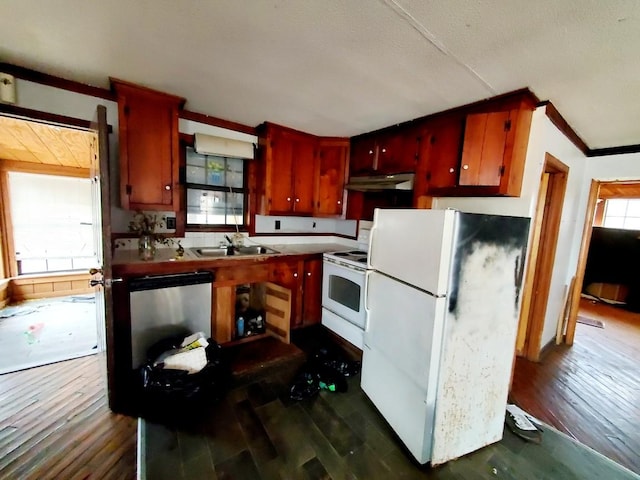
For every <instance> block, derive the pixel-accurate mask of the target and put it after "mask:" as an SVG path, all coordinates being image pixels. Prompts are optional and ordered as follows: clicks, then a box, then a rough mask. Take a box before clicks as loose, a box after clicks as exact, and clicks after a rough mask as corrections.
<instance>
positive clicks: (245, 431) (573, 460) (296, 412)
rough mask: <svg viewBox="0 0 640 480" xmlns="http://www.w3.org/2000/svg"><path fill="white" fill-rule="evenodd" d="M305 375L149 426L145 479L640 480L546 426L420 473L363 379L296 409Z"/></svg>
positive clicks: (240, 388) (256, 382) (258, 382)
mask: <svg viewBox="0 0 640 480" xmlns="http://www.w3.org/2000/svg"><path fill="white" fill-rule="evenodd" d="M297 369H298V365H297V364H296V365H287V364H284V363H283V364H280V365H279V366H278V368H277V369H269V370H268V371H264V372H263V373H264V375H261V376H254V377H253V378H252V379H245V380H246V381H244V382H242V383H240V384H235V385H234V386H233V387H232V388H231V390H230V391H229V392H227V394H226V395H224V396H223V397H222V399H221V400H220V401H218V402H217V403H215V404H213V405H210V406H209V407H208V408H206V409H204V410H203V411H201V412H200V413H199V414H197V415H195V418H194V419H191V420H189V419H187V420H186V421H184V422H181V421H176V419H175V416H172V415H170V414H169V415H166V416H165V418H164V419H163V420H162V421H161V423H159V422H149V421H146V420H142V421H141V422H142V430H143V432H144V433H143V438H142V440H141V451H142V455H143V460H142V464H143V466H144V467H143V470H142V473H143V474H144V477H143V478H147V479H149V480H163V479H167V480H169V479H170V480H181V479H185V480H186V479H189V480H192V479H212V478H217V479H238V480H241V479H251V480H260V479H263V480H267V479H274V480H275V479H281V480H293V479H301V480H302V479H307V480H316V479H317V480H320V479H324V480H328V479H336V480H337V479H349V480H353V479H359V480H373V479H380V480H389V479H425V478H430V479H440V480H462V479H495V478H501V479H511V480H539V479H563V480H565V479H575V480H584V479H598V480H601V479H630V480H631V479H635V478H638V477H636V476H635V475H634V474H633V473H631V472H629V471H628V470H624V469H623V468H622V467H620V466H619V465H617V464H615V463H614V462H612V461H610V460H608V459H606V458H605V457H603V456H601V455H598V454H596V453H595V452H593V451H592V450H591V449H588V448H586V447H584V446H583V445H580V444H578V443H577V442H575V441H573V440H572V439H570V438H569V437H567V436H566V435H563V434H561V433H558V432H557V431H556V430H554V429H551V428H549V427H546V426H543V427H542V430H543V432H542V443H541V444H539V445H538V444H534V443H529V442H526V441H524V440H522V439H521V438H518V437H517V436H515V435H514V434H513V433H511V432H510V431H509V430H508V429H505V433H504V438H503V439H502V440H501V441H500V442H498V443H495V444H493V445H490V446H487V447H486V448H482V449H480V450H478V451H476V452H474V453H471V454H468V455H465V456H464V457H461V458H459V459H457V460H453V461H450V462H448V463H446V464H444V465H441V466H439V467H435V468H431V467H429V466H428V465H426V466H420V465H417V464H416V463H415V462H414V461H413V460H412V457H411V454H410V453H408V452H407V450H406V449H405V448H404V446H403V445H402V443H401V442H400V440H399V439H398V438H397V437H396V435H395V434H394V432H393V431H392V430H391V428H390V427H389V425H388V424H387V422H386V421H385V420H384V419H383V418H382V417H381V416H380V414H379V413H378V412H377V410H376V409H375V407H373V405H372V403H371V402H370V401H369V399H368V398H367V396H366V395H365V394H364V392H363V391H362V390H361V389H360V385H359V383H360V377H359V375H356V376H354V377H351V378H349V379H348V391H347V392H345V393H338V392H330V391H326V390H324V391H321V392H320V393H319V394H318V395H317V396H315V397H312V398H308V399H305V400H301V401H293V400H291V399H290V398H289V388H290V385H291V380H292V378H294V377H295V374H296V370H297ZM400 394H401V392H398V395H400ZM177 411H183V412H187V413H191V414H192V413H193V412H190V411H188V410H186V409H177ZM174 412H175V410H174Z"/></svg>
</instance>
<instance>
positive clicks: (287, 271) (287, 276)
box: [269, 260, 304, 328]
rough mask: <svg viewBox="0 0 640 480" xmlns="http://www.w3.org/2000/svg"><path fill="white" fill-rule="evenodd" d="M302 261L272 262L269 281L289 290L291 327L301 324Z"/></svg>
mask: <svg viewBox="0 0 640 480" xmlns="http://www.w3.org/2000/svg"><path fill="white" fill-rule="evenodd" d="M303 267H304V262H301V261H298V260H296V261H285V262H277V263H273V264H272V267H271V270H270V271H269V281H270V282H271V283H275V284H276V285H280V286H282V287H285V288H288V289H289V290H291V328H296V327H300V326H302V286H303V282H301V281H300V280H301V278H302V275H303V273H304V271H303Z"/></svg>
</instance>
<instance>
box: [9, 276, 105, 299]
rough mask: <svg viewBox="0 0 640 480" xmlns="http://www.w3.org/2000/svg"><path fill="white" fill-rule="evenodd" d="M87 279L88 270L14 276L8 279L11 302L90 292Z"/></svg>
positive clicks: (91, 289) (90, 288)
mask: <svg viewBox="0 0 640 480" xmlns="http://www.w3.org/2000/svg"><path fill="white" fill-rule="evenodd" d="M89 279H90V275H89V273H88V272H86V273H72V274H65V275H46V276H40V277H38V276H32V275H29V276H24V277H15V278H13V279H11V280H10V283H11V302H20V301H23V300H33V299H36V298H48V297H62V296H65V295H80V294H85V293H92V292H93V290H94V289H93V287H90V286H89Z"/></svg>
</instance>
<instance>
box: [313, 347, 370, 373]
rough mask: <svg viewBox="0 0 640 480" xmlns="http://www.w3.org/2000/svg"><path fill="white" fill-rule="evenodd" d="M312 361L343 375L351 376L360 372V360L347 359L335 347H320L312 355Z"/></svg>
mask: <svg viewBox="0 0 640 480" xmlns="http://www.w3.org/2000/svg"><path fill="white" fill-rule="evenodd" d="M312 361H313V362H315V363H317V364H319V365H322V366H324V367H327V368H331V369H333V370H335V371H336V372H338V373H339V374H341V375H342V376H344V377H353V376H354V375H357V374H358V373H360V362H358V361H357V360H349V359H348V358H346V356H345V355H344V353H342V351H341V350H339V349H337V348H328V347H322V348H320V349H318V350H317V351H316V352H315V353H314V354H313V357H312Z"/></svg>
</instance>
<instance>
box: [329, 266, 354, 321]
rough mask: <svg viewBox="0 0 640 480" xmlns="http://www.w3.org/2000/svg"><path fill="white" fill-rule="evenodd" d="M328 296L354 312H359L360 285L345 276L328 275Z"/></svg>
mask: <svg viewBox="0 0 640 480" xmlns="http://www.w3.org/2000/svg"><path fill="white" fill-rule="evenodd" d="M329 298H330V299H331V300H333V301H334V302H337V303H339V304H340V305H343V306H345V307H347V308H350V309H351V310H353V311H354V312H360V285H358V284H357V283H355V282H352V281H351V280H349V279H347V278H344V277H341V276H339V275H330V276H329Z"/></svg>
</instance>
